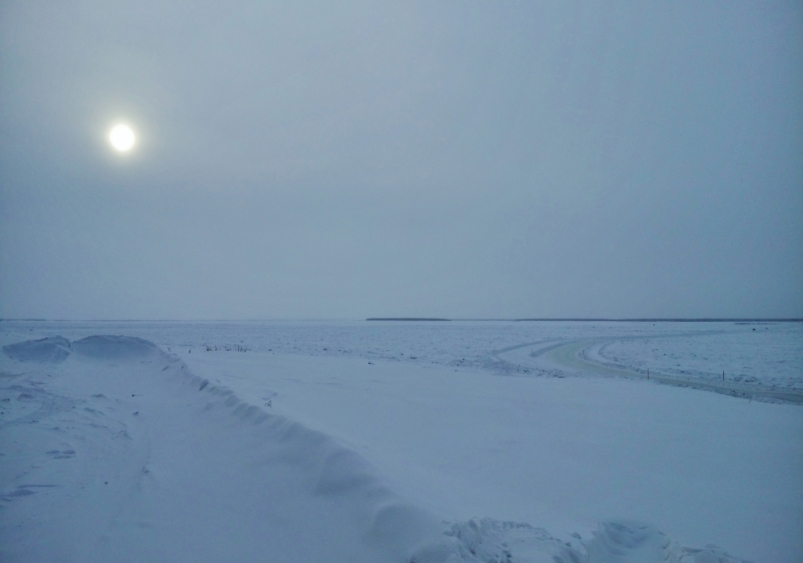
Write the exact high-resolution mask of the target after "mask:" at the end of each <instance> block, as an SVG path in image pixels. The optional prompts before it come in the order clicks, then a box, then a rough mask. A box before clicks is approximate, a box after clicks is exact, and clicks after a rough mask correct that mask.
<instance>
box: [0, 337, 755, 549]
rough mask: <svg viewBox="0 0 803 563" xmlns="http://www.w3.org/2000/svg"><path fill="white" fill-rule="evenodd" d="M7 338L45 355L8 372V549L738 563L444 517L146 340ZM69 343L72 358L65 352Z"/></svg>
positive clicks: (27, 356) (318, 435) (624, 536)
mask: <svg viewBox="0 0 803 563" xmlns="http://www.w3.org/2000/svg"><path fill="white" fill-rule="evenodd" d="M3 350H4V353H5V354H6V355H7V356H8V357H10V358H12V359H14V360H15V361H16V362H18V363H19V364H20V365H27V364H29V363H31V362H34V363H39V364H40V365H42V366H44V367H43V368H41V369H38V370H34V371H28V372H25V373H20V374H12V373H10V372H9V373H5V372H4V373H3V375H4V377H3V378H2V379H0V382H2V383H3V386H2V388H0V390H1V391H2V398H3V399H2V400H3V405H4V406H3V410H2V417H3V418H2V426H0V429H2V432H3V435H4V440H3V449H4V450H5V451H3V452H0V453H2V456H3V458H4V460H3V461H4V465H3V470H2V472H0V499H1V500H2V501H3V507H2V510H3V512H2V515H3V518H2V521H1V522H0V545H2V547H0V556H2V559H3V560H4V561H9V562H15V561H31V560H50V561H53V560H59V561H82V562H83V561H87V562H93V561H111V560H114V561H132V562H133V561H154V560H170V561H174V562H177V563H180V562H189V561H192V562H194V563H195V562H198V561H229V560H257V559H259V560H262V559H264V558H266V557H267V558H268V559H269V560H271V561H294V562H295V561H313V560H318V561H321V560H326V561H344V562H345V561H349V562H355V561H356V562H359V561H366V562H367V561H377V560H381V561H389V562H392V561H398V562H399V563H404V562H409V563H413V562H415V563H436V562H461V561H464V562H483V563H485V562H494V563H502V562H510V563H512V562H537V561H544V562H546V561H550V562H556V563H575V562H576V563H580V562H588V563H626V562H629V563H658V562H664V561H669V562H678V563H710V562H720V563H726V562H727V563H735V562H738V561H740V560H738V559H735V558H732V557H730V556H728V555H727V554H725V553H723V552H721V551H720V550H718V549H716V548H713V547H709V548H704V549H690V548H686V547H681V546H678V545H676V544H675V543H673V542H672V541H670V540H669V539H668V538H667V537H666V536H664V535H663V534H662V533H661V532H659V531H657V530H655V529H654V528H652V527H651V526H649V525H644V524H634V523H630V522H605V523H602V524H600V527H599V529H598V530H597V531H596V532H595V533H594V534H593V537H591V538H589V539H588V540H583V539H582V538H581V537H580V536H576V537H575V538H573V539H572V540H571V541H570V542H565V541H561V540H558V539H556V538H554V537H552V536H551V535H550V534H549V532H547V531H546V530H544V529H541V528H535V527H533V526H531V525H530V524H522V523H511V522H500V521H496V520H492V519H487V518H486V519H480V520H470V521H468V522H462V523H451V524H448V523H447V524H443V523H441V522H439V519H438V518H436V517H435V516H434V515H433V514H430V513H429V512H428V511H426V510H424V509H422V508H419V507H417V506H415V505H413V504H411V503H409V502H406V501H404V500H403V499H401V498H400V497H399V496H398V495H396V494H395V493H394V492H393V491H392V490H390V488H388V486H387V485H386V484H385V483H384V482H383V479H382V478H381V476H380V475H379V474H378V473H377V472H376V470H375V469H374V468H373V467H372V466H371V465H370V464H369V463H368V462H367V461H366V460H365V459H364V458H363V457H362V456H360V455H359V454H357V453H356V452H355V451H353V450H351V449H349V448H346V447H344V446H342V445H341V444H340V443H338V442H337V441H336V440H334V439H333V438H331V437H330V436H328V435H327V434H325V433H323V432H320V431H317V430H313V429H310V428H308V427H306V426H304V425H303V424H301V423H299V422H296V421H294V420H292V419H290V418H288V417H286V416H282V415H277V414H272V413H270V412H267V411H266V410H265V409H264V408H262V407H261V406H257V405H253V404H248V403H247V402H245V401H243V400H242V399H240V397H238V396H237V395H236V394H235V393H234V392H233V391H232V390H231V389H229V388H227V387H225V386H222V385H220V384H217V383H215V382H213V381H210V380H209V379H205V378H201V377H198V376H196V375H194V374H192V373H191V372H190V370H189V369H188V368H187V366H186V365H185V364H184V363H183V362H182V361H181V360H179V359H178V358H176V357H175V356H172V355H169V354H166V353H164V352H163V351H162V350H160V349H159V348H158V347H157V346H155V345H154V344H152V343H151V342H148V341H146V340H144V339H140V338H134V337H125V336H90V337H87V338H84V339H81V340H78V341H75V342H72V343H70V342H69V341H68V340H67V339H65V338H61V337H54V338H50V339H47V340H46V341H42V340H39V341H29V342H23V343H19V344H15V345H11V346H6V347H4V349H3ZM59 350H61V351H67V350H72V351H73V352H74V355H75V359H73V358H69V361H67V360H68V357H67V356H65V357H62V358H61V360H58V361H59V362H60V363H54V362H53V358H55V357H59V356H61V354H60V353H59V352H58V351H59ZM111 362H114V363H111ZM48 366H50V367H48ZM6 383H8V384H6Z"/></svg>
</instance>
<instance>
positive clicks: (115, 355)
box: [72, 335, 159, 360]
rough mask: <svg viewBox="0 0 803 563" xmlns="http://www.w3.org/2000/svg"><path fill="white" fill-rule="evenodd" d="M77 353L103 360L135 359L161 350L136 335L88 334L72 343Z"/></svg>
mask: <svg viewBox="0 0 803 563" xmlns="http://www.w3.org/2000/svg"><path fill="white" fill-rule="evenodd" d="M72 349H73V351H74V352H75V353H76V354H80V355H82V356H88V357H90V358H97V359H102V360H134V359H140V358H144V357H147V356H150V355H153V354H156V353H158V352H159V348H158V347H157V346H156V345H155V344H154V343H153V342H149V341H148V340H144V339H142V338H136V337H134V336H111V335H100V336H87V337H86V338H82V339H81V340H76V341H75V342H73V343H72Z"/></svg>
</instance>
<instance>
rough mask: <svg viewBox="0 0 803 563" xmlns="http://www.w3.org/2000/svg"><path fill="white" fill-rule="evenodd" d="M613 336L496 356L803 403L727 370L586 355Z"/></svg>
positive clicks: (529, 346) (798, 395) (530, 365)
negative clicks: (711, 376) (701, 373)
mask: <svg viewBox="0 0 803 563" xmlns="http://www.w3.org/2000/svg"><path fill="white" fill-rule="evenodd" d="M609 340H611V339H595V340H589V339H579V340H571V341H569V342H559V343H557V344H555V343H548V344H547V345H546V346H545V345H544V344H543V343H526V344H520V345H517V346H512V347H509V348H507V349H505V350H503V351H498V352H497V353H496V357H498V358H499V359H500V360H502V361H505V362H507V363H509V364H512V365H516V366H521V367H523V368H525V369H532V370H538V371H544V370H547V371H548V370H551V369H554V367H558V368H563V369H565V370H568V371H569V372H579V373H580V374H583V375H602V376H609V377H627V378H634V379H644V380H650V381H655V382H658V383H664V384H667V385H675V386H680V387H692V388H694V389H700V390H705V391H714V392H716V393H722V394H725V395H731V396H734V397H743V398H748V399H757V400H769V401H777V402H787V403H794V404H798V405H799V404H803V391H798V390H795V389H773V388H767V387H761V386H757V385H747V384H743V383H742V384H740V383H734V382H728V381H725V377H724V371H723V380H722V381H721V382H712V381H704V380H701V379H700V378H693V377H679V376H675V375H668V374H664V373H660V372H658V371H654V370H652V371H650V370H649V368H648V369H647V370H646V371H644V370H642V371H638V370H636V369H632V368H631V369H627V368H625V367H621V366H615V365H610V364H607V363H602V362H600V361H595V360H593V359H591V358H590V357H589V356H588V355H587V351H588V350H589V349H590V348H592V347H594V346H597V347H598V346H599V345H600V344H602V343H604V342H607V341H609Z"/></svg>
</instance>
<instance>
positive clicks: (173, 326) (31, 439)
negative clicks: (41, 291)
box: [0, 321, 803, 563]
mask: <svg viewBox="0 0 803 563" xmlns="http://www.w3.org/2000/svg"><path fill="white" fill-rule="evenodd" d="M97 335H118V336H116V337H108V336H106V337H98V336H97ZM87 337H88V338H87ZM43 338H47V339H48V340H45V341H39V342H36V341H37V340H40V339H43ZM0 345H3V346H4V353H3V354H2V357H1V358H0V372H1V377H0V393H1V394H2V403H0V404H2V408H0V411H1V412H0V453H1V454H2V457H0V460H1V461H2V470H0V495H2V504H0V559H2V560H3V561H32V560H48V561H108V560H117V561H155V560H170V561H177V562H183V561H187V562H189V561H193V562H196V561H209V562H212V561H229V560H238V561H399V562H408V561H417V562H419V563H424V562H429V561H433V562H434V561H482V562H490V561H513V562H515V561H550V562H553V561H567V562H568V561H588V562H625V561H640V562H652V561H655V562H657V561H679V562H686V563H695V562H696V563H703V562H709V561H742V560H752V561H756V562H759V561H767V562H769V561H773V562H786V561H789V562H792V561H800V560H803V538H801V534H800V530H801V529H803V479H801V477H800V475H801V474H802V473H803V407H801V406H799V404H796V397H798V396H799V395H800V394H801V393H802V392H803V325H801V323H753V324H744V323H615V322H606V323H602V322H599V323H594V322H585V323H579V322H577V323H572V322H560V323H557V322H552V323H549V322H541V323H530V322H519V323H516V322H438V323H382V322H371V323H369V322H364V321H353V322H346V321H338V322H245V323H233V322H232V323H184V322H182V323H175V322H174V323H171V322H9V321H5V322H2V323H0ZM647 370H650V373H651V374H662V375H663V376H666V377H667V378H671V383H672V385H663V384H660V383H658V382H656V381H655V377H654V376H653V379H651V380H647V379H646V377H643V376H646V371H647ZM723 370H724V371H725V383H726V384H727V385H731V386H737V387H727V388H725V389H715V390H716V391H718V392H712V391H709V390H703V389H700V388H695V386H694V384H695V382H697V383H699V384H708V385H713V384H714V383H717V384H719V383H718V382H721V381H722V371H723ZM659 377H660V375H659ZM678 381H680V384H678ZM686 381H688V383H689V385H690V386H686V385H685V384H684V382H686ZM733 389H737V391H738V392H733ZM773 393H776V394H777V393H782V394H781V395H773ZM734 394H735V395H737V396H732V395H734ZM786 399H789V400H786Z"/></svg>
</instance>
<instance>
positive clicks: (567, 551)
mask: <svg viewBox="0 0 803 563" xmlns="http://www.w3.org/2000/svg"><path fill="white" fill-rule="evenodd" d="M444 536H445V537H444V539H443V540H442V541H440V542H437V543H432V544H430V545H428V546H426V547H424V548H422V549H420V550H419V551H418V552H417V553H416V554H415V555H413V557H412V558H411V559H410V562H411V563H441V562H447V563H514V562H521V563H748V562H747V561H745V560H743V559H738V558H735V557H732V556H730V555H728V554H727V553H725V552H724V551H722V550H721V549H719V548H717V547H716V546H707V547H705V548H702V549H696V548H689V547H683V546H680V545H678V544H677V543H676V542H673V541H671V540H670V539H669V538H668V537H667V536H666V535H665V534H663V533H662V532H660V531H658V530H657V529H655V528H654V527H653V526H651V525H649V524H642V523H639V522H632V521H610V522H601V523H600V524H599V527H598V528H597V530H596V531H595V532H594V534H593V536H592V537H591V538H590V539H588V540H584V539H583V538H581V537H580V536H579V535H578V534H572V538H571V541H562V540H560V539H558V538H555V537H553V536H551V535H550V534H549V532H547V531H546V530H544V529H543V528H535V527H533V526H530V525H529V524H522V523H518V522H501V521H498V520H494V519H492V518H483V519H480V520H476V519H474V520H469V521H468V522H458V523H453V524H451V526H450V527H449V528H448V529H447V530H446V531H445V532H444Z"/></svg>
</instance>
